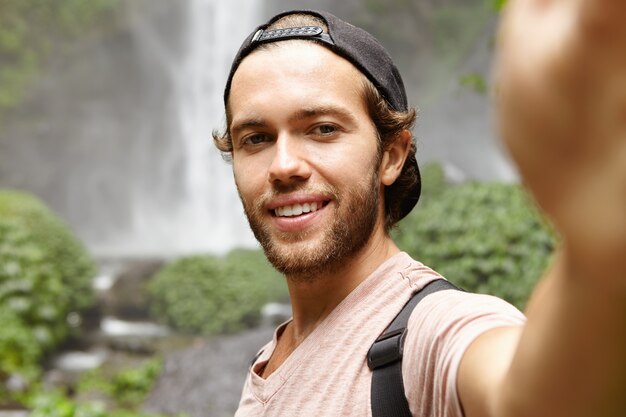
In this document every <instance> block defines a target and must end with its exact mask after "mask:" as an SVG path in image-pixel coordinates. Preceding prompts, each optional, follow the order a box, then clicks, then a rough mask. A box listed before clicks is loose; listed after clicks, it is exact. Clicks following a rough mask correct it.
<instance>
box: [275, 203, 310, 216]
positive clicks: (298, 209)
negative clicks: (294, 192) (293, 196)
mask: <svg viewBox="0 0 626 417" xmlns="http://www.w3.org/2000/svg"><path fill="white" fill-rule="evenodd" d="M320 208H321V204H320ZM314 211H317V203H316V202H314V203H304V204H293V205H291V206H283V207H278V208H275V209H274V214H275V215H277V216H279V217H292V216H299V215H301V214H304V213H311V212H314Z"/></svg>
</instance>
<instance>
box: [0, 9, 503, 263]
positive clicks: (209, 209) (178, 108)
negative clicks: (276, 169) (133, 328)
mask: <svg viewBox="0 0 626 417" xmlns="http://www.w3.org/2000/svg"><path fill="white" fill-rule="evenodd" d="M296 7H298V8H323V9H326V10H329V11H331V12H333V13H334V14H336V15H338V16H340V17H342V18H344V19H346V20H348V21H350V22H353V23H354V24H356V25H358V26H361V27H363V28H365V29H366V30H368V31H370V32H372V33H373V34H374V35H375V36H376V37H377V38H379V40H380V41H381V42H382V43H383V44H384V45H385V46H386V47H387V48H388V49H389V51H390V53H391V55H392V56H393V58H394V60H395V61H396V63H397V65H398V66H399V68H400V70H401V73H402V74H403V77H404V79H405V84H406V85H407V89H408V91H409V97H410V102H411V104H412V105H414V106H416V107H418V108H419V110H420V118H419V121H418V126H417V128H416V132H415V133H416V137H417V140H418V144H419V150H418V155H419V159H420V160H421V161H422V162H424V161H429V160H437V161H440V162H441V163H443V165H444V167H445V169H446V172H447V173H448V175H450V176H451V177H453V178H455V179H456V180H463V179H481V180H484V179H503V180H513V179H514V173H513V171H512V170H511V168H510V166H509V164H508V163H507V162H506V160H505V158H504V157H503V156H502V154H501V152H500V150H499V149H498V144H497V143H496V141H495V140H494V133H493V129H492V123H491V118H490V108H489V91H488V88H489V79H490V58H491V54H492V51H493V43H494V28H495V26H496V19H497V12H496V10H495V7H494V4H493V1H486V0H420V1H417V0H391V1H375V0H343V1H341V2H338V1H331V0H310V1H305V0H302V1H286V0H230V1H222V0H179V1H172V0H95V1H89V2H87V1H82V0H59V1H55V2H52V1H49V2H45V1H44V2H41V1H25V0H3V2H2V4H0V65H1V69H0V117H1V119H0V187H4V188H17V189H22V190H28V191H30V192H32V193H34V194H35V195H37V196H39V197H40V198H41V199H43V200H44V201H45V202H46V203H47V204H48V205H49V206H50V207H51V208H52V209H53V210H54V211H55V212H56V213H57V214H58V215H59V216H60V217H61V218H62V219H63V220H64V221H66V222H67V223H68V224H69V225H70V226H71V227H72V229H73V230H74V231H75V232H76V233H77V235H78V236H79V238H80V239H81V240H82V241H83V242H85V244H86V245H87V246H88V248H89V249H90V251H91V252H92V253H94V254H95V255H97V256H100V257H119V256H146V255H159V256H172V255H176V254H183V253H196V252H206V251H210V252H214V253H225V252H227V251H228V250H230V249H232V248H233V247H236V246H245V247H250V246H253V245H254V242H253V239H252V237H251V234H250V232H249V231H248V228H247V224H246V221H245V219H244V217H243V214H242V209H241V207H240V204H239V201H238V197H237V196H236V193H235V189H234V186H233V181H232V178H231V176H232V175H231V167H230V166H229V165H228V164H226V163H224V162H223V161H221V158H220V155H219V154H218V152H217V151H216V149H214V147H213V145H212V140H211V131H212V130H213V129H216V128H218V129H219V128H221V127H222V126H223V122H224V118H223V102H222V91H223V86H224V83H225V78H226V75H227V73H228V69H229V67H230V62H231V59H232V57H233V55H234V53H235V51H236V50H237V48H238V47H239V45H240V42H241V41H242V39H243V38H244V37H245V36H247V35H248V33H249V32H250V31H251V30H252V29H253V28H254V27H255V26H256V25H257V24H259V23H261V22H263V21H265V20H266V19H267V18H268V17H269V16H271V15H273V14H275V13H276V12H278V11H281V10H285V9H288V8H296Z"/></svg>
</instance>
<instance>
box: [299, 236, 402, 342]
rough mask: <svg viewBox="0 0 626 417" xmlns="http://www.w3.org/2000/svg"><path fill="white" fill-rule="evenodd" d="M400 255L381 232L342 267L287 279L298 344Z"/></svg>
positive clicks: (389, 239)
mask: <svg viewBox="0 0 626 417" xmlns="http://www.w3.org/2000/svg"><path fill="white" fill-rule="evenodd" d="M398 252H400V250H399V249H398V247H397V246H396V245H395V243H394V242H393V241H392V240H391V238H390V237H389V236H388V235H387V234H386V233H384V232H383V231H381V230H379V231H378V232H375V233H374V234H373V235H372V236H371V238H370V239H369V241H368V243H367V244H366V245H365V247H363V248H362V249H361V250H360V251H359V252H357V253H356V254H355V255H354V256H352V257H351V258H350V259H346V260H345V262H343V263H342V264H341V266H340V267H339V268H333V269H332V270H329V271H322V272H320V273H319V274H318V275H317V276H315V277H306V278H303V277H297V276H287V285H288V287H289V294H290V298H291V305H292V313H293V320H292V322H291V324H290V327H291V329H290V333H291V335H292V337H293V338H294V342H295V344H296V345H297V344H299V342H301V341H302V340H304V339H305V338H306V337H307V336H308V335H309V334H310V333H311V332H312V331H313V330H314V329H315V328H316V327H317V326H318V325H319V324H320V323H321V322H322V321H323V320H324V319H325V318H326V317H328V315H329V314H330V313H331V312H332V311H333V310H334V309H335V307H337V306H338V305H339V303H341V301H343V299H344V298H346V297H347V296H348V295H349V294H350V293H351V292H352V291H353V290H354V289H355V288H356V287H358V286H359V284H361V283H362V282H363V281H364V280H365V279H366V278H367V277H368V276H369V275H370V274H371V273H372V272H374V271H375V270H376V269H377V268H378V267H379V266H380V265H381V264H382V263H383V262H385V261H386V260H387V259H389V258H391V257H392V256H393V255H395V254H397V253H398Z"/></svg>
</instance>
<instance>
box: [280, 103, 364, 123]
mask: <svg viewBox="0 0 626 417" xmlns="http://www.w3.org/2000/svg"><path fill="white" fill-rule="evenodd" d="M327 115H331V116H335V117H338V118H339V119H342V120H343V121H345V122H347V123H351V124H356V123H357V120H356V117H355V116H354V115H353V114H352V112H350V111H349V110H347V109H343V108H341V107H338V106H325V105H322V106H316V107H309V108H304V109H302V110H299V111H297V112H296V113H295V114H293V115H292V116H291V117H289V121H300V120H306V119H311V118H314V117H319V116H327Z"/></svg>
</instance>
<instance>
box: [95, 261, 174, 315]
mask: <svg viewBox="0 0 626 417" xmlns="http://www.w3.org/2000/svg"><path fill="white" fill-rule="evenodd" d="M163 264H164V261H163V260H161V259H142V260H132V261H128V262H127V263H125V265H124V266H123V267H120V270H119V272H118V274H117V275H106V274H105V275H102V276H101V277H100V278H99V279H98V280H96V283H95V284H96V285H99V286H100V287H99V288H101V291H102V292H101V309H102V312H103V314H104V315H108V316H115V317H119V318H123V319H128V320H142V319H147V318H148V317H149V311H148V310H149V296H148V292H147V286H148V283H149V282H150V279H151V278H152V277H153V276H154V274H156V273H157V272H158V271H159V269H161V268H162V267H163Z"/></svg>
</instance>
